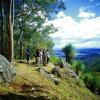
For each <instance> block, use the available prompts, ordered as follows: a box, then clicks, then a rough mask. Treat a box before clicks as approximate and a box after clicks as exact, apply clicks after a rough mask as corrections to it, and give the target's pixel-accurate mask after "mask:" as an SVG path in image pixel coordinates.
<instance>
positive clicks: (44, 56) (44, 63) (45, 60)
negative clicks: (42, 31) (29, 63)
mask: <svg viewBox="0 0 100 100" xmlns="http://www.w3.org/2000/svg"><path fill="white" fill-rule="evenodd" d="M42 57H43V65H44V66H45V65H46V64H47V63H46V62H47V55H46V50H43V56H42Z"/></svg>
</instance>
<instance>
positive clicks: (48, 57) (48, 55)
mask: <svg viewBox="0 0 100 100" xmlns="http://www.w3.org/2000/svg"><path fill="white" fill-rule="evenodd" d="M46 53H47V64H48V63H49V59H50V54H49V51H48V50H47V52H46Z"/></svg>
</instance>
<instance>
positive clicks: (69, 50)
mask: <svg viewBox="0 0 100 100" xmlns="http://www.w3.org/2000/svg"><path fill="white" fill-rule="evenodd" d="M63 52H64V53H65V55H66V61H67V62H70V61H71V59H73V58H74V57H75V49H74V47H73V46H72V45H71V44H69V45H66V46H65V47H64V48H63Z"/></svg>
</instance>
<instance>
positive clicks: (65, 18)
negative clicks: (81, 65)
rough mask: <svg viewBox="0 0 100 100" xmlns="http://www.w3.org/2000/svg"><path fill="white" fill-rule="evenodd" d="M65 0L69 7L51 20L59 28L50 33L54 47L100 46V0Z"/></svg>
mask: <svg viewBox="0 0 100 100" xmlns="http://www.w3.org/2000/svg"><path fill="white" fill-rule="evenodd" d="M63 1H64V3H65V5H66V8H67V9H66V10H64V11H60V12H59V13H58V14H57V15H56V17H55V19H54V20H51V21H49V23H52V24H53V25H54V26H55V27H56V28H57V29H58V31H57V32H55V33H54V34H52V35H50V36H51V38H52V40H53V42H54V44H55V46H54V48H63V47H64V46H65V45H66V44H69V43H71V44H72V45H73V46H74V47H76V48H100V0H63Z"/></svg>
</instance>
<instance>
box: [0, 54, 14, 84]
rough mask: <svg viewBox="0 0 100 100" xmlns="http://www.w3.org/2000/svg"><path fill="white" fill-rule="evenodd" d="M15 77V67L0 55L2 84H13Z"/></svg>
mask: <svg viewBox="0 0 100 100" xmlns="http://www.w3.org/2000/svg"><path fill="white" fill-rule="evenodd" d="M15 75H16V71H15V68H14V66H12V65H11V63H10V62H9V61H8V60H7V59H6V58H5V57H4V56H2V55H0V84H5V83H10V82H12V80H13V79H14V77H15Z"/></svg>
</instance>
